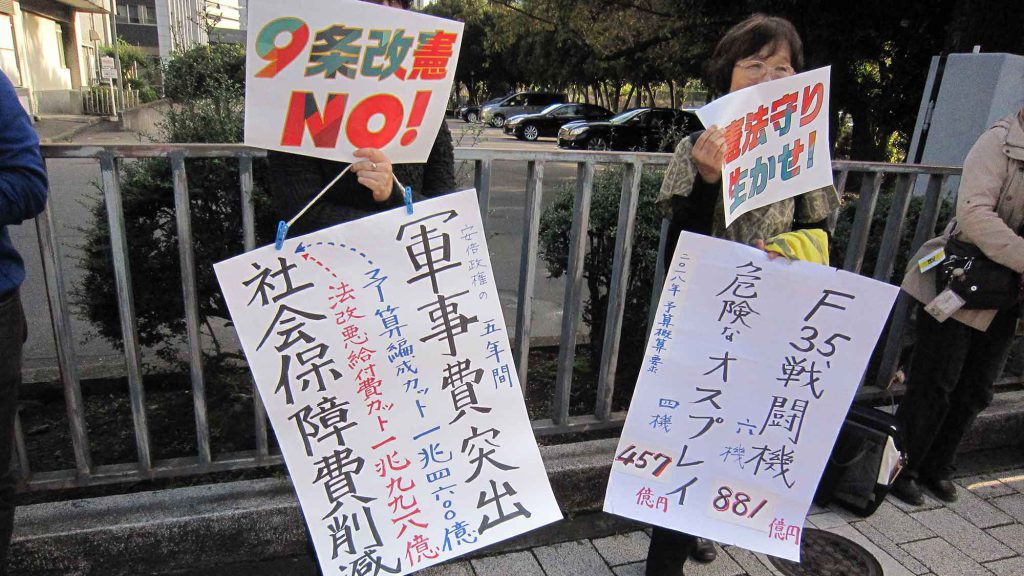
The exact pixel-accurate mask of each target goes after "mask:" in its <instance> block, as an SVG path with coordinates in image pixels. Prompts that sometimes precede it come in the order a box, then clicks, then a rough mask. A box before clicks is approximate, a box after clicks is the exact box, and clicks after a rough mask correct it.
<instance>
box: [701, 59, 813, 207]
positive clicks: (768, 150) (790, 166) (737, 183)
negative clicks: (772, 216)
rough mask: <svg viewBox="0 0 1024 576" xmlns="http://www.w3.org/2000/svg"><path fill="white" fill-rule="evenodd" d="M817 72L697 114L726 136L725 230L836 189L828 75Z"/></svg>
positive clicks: (729, 98)
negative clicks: (744, 218) (759, 211)
mask: <svg viewBox="0 0 1024 576" xmlns="http://www.w3.org/2000/svg"><path fill="white" fill-rule="evenodd" d="M830 71H831V67H825V68H818V69H817V70H811V71H810V72H804V73H803V74H797V75H795V76H790V77H788V78H782V79H779V80H773V81H771V82H765V83H762V84H757V85H755V86H751V87H749V88H744V89H743V90H739V91H737V92H732V93H730V94H726V95H725V96H722V97H721V98H719V99H717V100H715V101H714V102H711V103H710V104H708V105H707V106H704V107H703V108H701V109H699V110H697V116H698V117H699V118H700V120H701V122H703V123H704V125H705V126H711V125H712V124H714V125H716V126H718V128H719V129H720V130H722V132H723V133H724V134H725V142H726V149H725V164H724V165H723V166H722V203H723V205H724V206H725V225H726V226H729V225H730V224H732V222H733V221H734V220H736V218H738V217H739V216H740V215H741V214H744V213H746V212H750V211H751V210H754V209H756V208H761V207H763V206H767V205H769V204H772V203H774V202H778V201H779V200H783V199H786V198H791V197H793V196H797V195H799V194H803V193H804V192H810V191H811V190H816V189H818V188H822V187H824V186H829V185H831V184H832V155H831V153H830V147H829V140H828V125H829V106H828V101H829V74H830Z"/></svg>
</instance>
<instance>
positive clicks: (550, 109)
mask: <svg viewBox="0 0 1024 576" xmlns="http://www.w3.org/2000/svg"><path fill="white" fill-rule="evenodd" d="M559 106H561V104H552V105H551V106H548V107H547V108H545V109H544V110H542V111H541V114H550V113H552V112H554V111H555V110H556V109H557V108H558V107H559Z"/></svg>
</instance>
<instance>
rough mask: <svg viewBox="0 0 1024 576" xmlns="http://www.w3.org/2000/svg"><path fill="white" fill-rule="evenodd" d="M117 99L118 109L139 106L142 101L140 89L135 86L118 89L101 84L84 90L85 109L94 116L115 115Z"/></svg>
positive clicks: (83, 104)
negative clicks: (114, 104)
mask: <svg viewBox="0 0 1024 576" xmlns="http://www.w3.org/2000/svg"><path fill="white" fill-rule="evenodd" d="M115 99H116V100H117V110H118V111H120V110H130V109H132V108H137V107H138V106H139V104H140V103H141V100H140V98H139V91H138V90H135V89H134V88H125V89H124V91H118V90H117V89H111V88H110V87H109V86H102V85H101V86H93V87H91V88H87V89H84V90H82V108H83V111H84V112H85V113H86V114H89V115H92V116H113V115H114V106H113V103H114V100H115Z"/></svg>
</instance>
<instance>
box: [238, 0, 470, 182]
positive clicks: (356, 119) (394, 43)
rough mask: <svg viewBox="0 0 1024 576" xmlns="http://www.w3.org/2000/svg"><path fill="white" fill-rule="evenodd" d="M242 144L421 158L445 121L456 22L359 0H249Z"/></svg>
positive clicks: (343, 155) (343, 156)
mask: <svg viewBox="0 0 1024 576" xmlns="http://www.w3.org/2000/svg"><path fill="white" fill-rule="evenodd" d="M248 9H249V23H248V26H249V30H248V38H247V42H248V45H247V48H246V64H245V75H246V82H245V143H246V144H248V145H250V146H255V147H259V148H267V149H270V150H281V151H284V152H295V153H299V154H305V155H308V156H316V157H319V158H329V159H333V160H340V161H346V162H351V161H353V160H354V157H353V156H352V152H354V151H355V150H357V149H359V148H380V149H382V150H384V152H385V153H386V154H387V155H388V157H389V158H391V160H392V161H393V162H396V163H407V162H425V161H426V160H427V157H428V156H429V155H430V149H431V147H432V146H433V144H434V138H435V137H436V135H437V132H438V130H439V129H440V126H441V122H443V121H444V111H445V106H446V104H447V102H448V95H449V93H450V92H451V88H452V81H453V80H454V78H455V67H456V65H457V63H458V61H459V47H460V45H461V42H462V28H463V24H462V23H461V22H455V21H452V20H445V19H442V18H436V17H433V16H427V15H425V14H418V13H415V12H410V11H407V10H400V9H397V8H389V7H386V6H378V5H375V4H370V3H367V2H360V1H359V0H294V1H292V2H279V1H277V0H250V2H249V6H248Z"/></svg>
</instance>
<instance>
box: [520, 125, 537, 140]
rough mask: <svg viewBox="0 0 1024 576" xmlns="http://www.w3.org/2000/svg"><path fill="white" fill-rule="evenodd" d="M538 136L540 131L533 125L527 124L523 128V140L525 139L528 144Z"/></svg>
mask: <svg viewBox="0 0 1024 576" xmlns="http://www.w3.org/2000/svg"><path fill="white" fill-rule="evenodd" d="M538 136H540V130H538V129H537V127H536V126H534V125H533V124H527V125H526V126H523V138H526V139H527V140H529V141H530V142H533V141H534V140H536V139H537V137H538Z"/></svg>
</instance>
